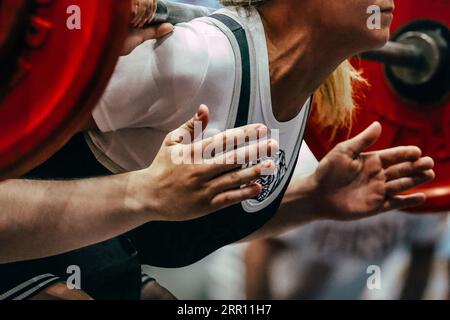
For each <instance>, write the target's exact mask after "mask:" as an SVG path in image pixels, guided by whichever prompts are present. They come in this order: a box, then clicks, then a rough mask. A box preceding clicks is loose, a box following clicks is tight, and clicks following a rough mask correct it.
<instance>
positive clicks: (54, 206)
mask: <svg viewBox="0 0 450 320" xmlns="http://www.w3.org/2000/svg"><path fill="white" fill-rule="evenodd" d="M134 179H135V176H134V174H133V173H131V174H126V175H118V176H111V177H105V178H95V179H86V180H74V181H34V180H33V181H32V180H9V181H5V182H2V183H0V207H1V211H0V262H8V261H17V260H28V259H34V258H40V257H43V256H50V255H54V254H59V253H62V252H66V251H70V250H74V249H78V248H81V247H84V246H88V245H91V244H94V243H98V242H101V241H104V240H107V239H110V238H112V237H114V236H117V235H120V234H122V233H124V232H127V231H129V230H131V229H133V228H135V227H137V226H139V225H141V224H143V223H145V222H147V221H149V220H150V219H151V216H150V215H151V213H149V212H148V211H147V212H146V210H144V208H142V204H141V203H140V202H137V201H135V200H134V198H133V197H132V196H130V195H133V194H135V190H132V188H135V187H136V185H137V184H136V183H135V182H133V181H132V180H134ZM147 209H148V208H147Z"/></svg>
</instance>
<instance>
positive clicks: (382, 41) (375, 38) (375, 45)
mask: <svg viewBox="0 0 450 320" xmlns="http://www.w3.org/2000/svg"><path fill="white" fill-rule="evenodd" d="M390 37H391V33H390V31H389V29H381V30H377V31H376V32H372V34H371V36H370V40H371V41H370V48H368V50H373V49H379V48H382V47H384V46H385V45H386V43H387V42H388V41H389V40H390Z"/></svg>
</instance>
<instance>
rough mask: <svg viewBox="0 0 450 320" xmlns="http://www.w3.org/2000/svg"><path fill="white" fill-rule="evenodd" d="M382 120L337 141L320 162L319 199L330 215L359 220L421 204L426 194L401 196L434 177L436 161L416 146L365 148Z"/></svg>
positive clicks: (317, 173) (374, 139) (378, 134)
mask: <svg viewBox="0 0 450 320" xmlns="http://www.w3.org/2000/svg"><path fill="white" fill-rule="evenodd" d="M380 133H381V127H380V126H379V125H373V126H371V127H370V128H369V129H367V130H366V131H365V132H363V133H362V134H361V135H360V136H358V137H355V138H353V139H352V140H349V141H346V142H344V143H342V144H340V145H338V146H337V147H336V148H335V149H333V150H332V151H331V152H330V153H329V154H328V155H327V156H326V157H325V158H324V159H323V160H322V161H321V162H320V164H319V167H318V169H317V171H316V173H315V179H316V182H317V184H318V186H319V190H320V201H321V204H322V206H325V208H326V211H328V212H332V213H333V214H332V216H331V218H336V219H340V220H347V219H358V218H364V217H367V216H371V215H374V214H377V213H380V212H384V211H388V210H391V209H400V208H405V207H410V206H415V205H419V204H420V203H422V202H423V201H424V200H425V198H424V197H425V196H424V195H423V194H414V195H410V196H401V195H400V194H401V193H402V192H405V191H407V190H409V189H411V188H414V187H415V186H417V185H419V184H421V183H425V182H428V181H431V180H432V179H433V178H434V173H433V171H432V170H431V169H432V168H433V161H432V159H430V158H421V151H420V149H418V148H416V147H398V148H392V149H387V150H382V151H377V152H363V151H365V150H366V149H367V148H368V147H370V146H371V145H372V144H373V143H375V142H376V141H377V139H378V138H379V136H380Z"/></svg>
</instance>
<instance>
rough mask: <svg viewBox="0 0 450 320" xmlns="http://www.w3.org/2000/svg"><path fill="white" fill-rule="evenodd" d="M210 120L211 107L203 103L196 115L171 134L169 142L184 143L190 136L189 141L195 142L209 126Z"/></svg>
mask: <svg viewBox="0 0 450 320" xmlns="http://www.w3.org/2000/svg"><path fill="white" fill-rule="evenodd" d="M208 122H209V109H208V107H207V106H205V105H203V104H202V105H201V106H200V107H199V108H198V110H197V113H196V114H195V116H193V117H192V118H191V119H190V120H189V121H187V122H186V123H184V124H183V125H182V126H180V127H179V128H178V129H176V130H175V131H173V132H172V133H171V134H170V136H171V137H172V138H171V139H170V141H168V143H169V144H176V143H182V142H183V141H186V140H187V139H186V138H189V139H190V141H189V142H193V141H194V140H195V139H196V138H197V137H198V136H200V135H201V134H202V133H203V131H204V130H205V128H206V127H207V126H208Z"/></svg>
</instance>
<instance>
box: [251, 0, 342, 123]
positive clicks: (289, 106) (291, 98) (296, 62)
mask: <svg viewBox="0 0 450 320" xmlns="http://www.w3.org/2000/svg"><path fill="white" fill-rule="evenodd" d="M296 6H297V7H298V0H281V1H280V0H272V1H269V2H267V4H264V5H262V6H261V7H260V8H259V9H258V11H259V13H260V16H261V19H262V21H263V25H264V29H265V34H266V40H267V47H268V54H269V69H270V79H271V91H272V107H273V112H274V114H275V117H276V118H277V119H278V120H279V121H288V120H290V119H292V118H294V117H295V116H296V115H297V114H298V113H299V112H300V110H301V107H302V106H303V105H304V103H305V102H306V100H307V99H308V98H309V97H310V96H311V95H312V94H313V93H314V92H315V91H316V89H317V88H318V87H319V86H320V85H321V84H322V83H323V82H324V81H325V79H326V78H327V77H328V76H329V74H331V73H332V72H333V71H334V70H335V69H336V68H337V67H338V66H339V64H340V63H342V61H344V60H345V59H346V57H347V56H346V53H345V52H342V51H343V50H339V49H338V48H342V46H343V45H342V44H339V43H338V42H339V39H333V36H332V34H329V32H327V30H324V29H323V28H322V27H321V24H320V21H315V20H314V17H315V16H316V13H315V12H308V11H307V10H308V8H307V9H305V11H303V12H299V11H300V10H298V9H293V8H296ZM305 7H306V6H305ZM311 10H314V8H312V9H311Z"/></svg>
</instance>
